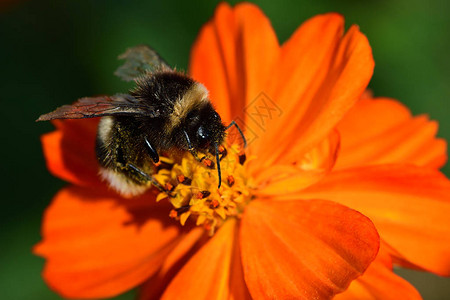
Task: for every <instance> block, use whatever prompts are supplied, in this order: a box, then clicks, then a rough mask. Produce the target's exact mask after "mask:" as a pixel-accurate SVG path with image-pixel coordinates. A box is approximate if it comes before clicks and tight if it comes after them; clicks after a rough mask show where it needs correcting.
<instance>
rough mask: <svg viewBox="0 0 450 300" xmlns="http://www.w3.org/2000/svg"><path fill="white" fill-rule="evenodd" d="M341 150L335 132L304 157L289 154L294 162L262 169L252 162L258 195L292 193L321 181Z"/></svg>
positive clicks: (288, 158)
mask: <svg viewBox="0 0 450 300" xmlns="http://www.w3.org/2000/svg"><path fill="white" fill-rule="evenodd" d="M338 150H339V134H338V133H337V132H336V131H333V132H332V133H331V134H330V135H329V136H328V138H327V139H325V140H324V141H322V142H321V143H319V144H318V145H317V146H316V147H314V148H313V149H311V150H310V151H308V152H307V153H305V154H304V155H303V157H287V158H286V160H288V161H289V160H290V161H291V162H292V163H291V164H285V165H282V164H277V165H274V166H271V167H269V168H267V169H265V170H261V169H260V164H255V163H254V164H253V165H252V164H251V162H250V166H249V168H250V172H251V173H253V174H254V175H253V177H254V178H255V182H256V183H257V184H258V190H257V191H256V193H257V195H258V196H261V197H264V196H270V195H280V194H282V193H293V192H295V191H299V190H302V189H305V188H306V187H308V186H310V185H312V184H314V183H316V182H318V181H319V180H321V179H322V178H323V177H324V176H326V174H328V173H329V172H330V171H331V169H332V168H333V166H334V163H335V161H336V157H337V153H338Z"/></svg>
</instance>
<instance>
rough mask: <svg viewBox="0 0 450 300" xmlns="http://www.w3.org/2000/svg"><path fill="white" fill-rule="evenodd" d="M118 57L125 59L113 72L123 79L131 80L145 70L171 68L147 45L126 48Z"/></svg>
mask: <svg viewBox="0 0 450 300" xmlns="http://www.w3.org/2000/svg"><path fill="white" fill-rule="evenodd" d="M119 59H125V63H124V64H123V65H122V66H120V67H119V68H118V69H117V70H116V72H114V74H115V75H117V76H119V77H120V78H122V79H123V80H125V81H132V80H134V79H136V78H138V77H139V76H141V75H142V74H145V73H146V72H153V71H155V70H160V69H163V70H164V69H168V70H171V69H172V68H170V67H169V65H168V64H167V63H166V62H165V61H164V59H162V58H161V56H159V54H158V53H156V51H155V50H153V49H152V48H150V47H149V46H147V45H139V46H136V47H133V48H128V49H127V51H126V52H125V53H124V54H122V55H120V56H119Z"/></svg>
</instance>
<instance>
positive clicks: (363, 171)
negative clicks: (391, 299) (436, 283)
mask: <svg viewBox="0 0 450 300" xmlns="http://www.w3.org/2000/svg"><path fill="white" fill-rule="evenodd" d="M298 197H301V198H307V199H308V198H310V199H315V198H321V199H328V200H332V201H336V202H338V203H341V204H343V205H346V206H348V207H351V208H353V209H356V210H358V211H360V212H362V213H363V214H364V215H366V216H368V217H369V218H370V219H371V220H372V221H373V222H374V224H375V226H376V227H377V230H378V231H379V233H380V236H381V237H382V239H383V240H384V241H386V243H387V244H388V245H389V246H391V247H392V248H393V249H394V250H395V251H391V254H392V255H394V256H395V257H396V258H397V259H400V260H406V261H409V262H411V263H413V264H416V265H418V266H419V267H421V268H423V269H426V270H429V271H432V272H434V273H436V274H439V275H447V276H448V275H450V218H449V216H450V181H449V180H448V179H447V178H445V176H443V175H442V174H441V173H439V172H438V171H434V170H431V169H425V168H420V167H415V166H406V165H405V166H400V165H386V166H372V167H362V168H359V169H350V170H343V171H336V172H331V173H330V174H328V176H326V177H325V178H324V179H323V180H322V181H320V182H319V183H317V184H315V185H313V186H311V187H309V188H307V189H306V190H304V191H302V192H299V193H297V194H296V195H292V196H283V195H282V196H280V199H284V200H290V199H296V198H298ZM406 266H408V264H406Z"/></svg>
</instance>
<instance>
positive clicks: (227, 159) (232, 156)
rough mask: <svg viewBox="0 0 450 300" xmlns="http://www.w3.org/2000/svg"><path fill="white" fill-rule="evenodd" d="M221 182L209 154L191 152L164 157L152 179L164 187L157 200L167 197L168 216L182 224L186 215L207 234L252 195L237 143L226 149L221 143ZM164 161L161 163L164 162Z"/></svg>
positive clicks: (234, 215) (235, 214) (237, 211)
mask: <svg viewBox="0 0 450 300" xmlns="http://www.w3.org/2000/svg"><path fill="white" fill-rule="evenodd" d="M219 153H220V155H219V156H220V169H221V186H220V188H218V186H219V173H218V171H217V162H216V161H215V159H214V157H212V155H207V154H199V157H201V160H200V161H198V160H197V159H196V158H195V157H194V156H193V155H192V154H191V153H189V152H187V153H185V154H184V155H183V156H182V157H181V158H178V159H174V158H171V159H170V160H165V165H167V166H168V167H163V168H161V169H160V170H159V171H158V173H157V174H155V175H154V177H155V179H156V180H158V182H160V183H161V184H162V186H163V187H164V188H165V189H166V191H161V192H160V193H159V194H158V196H157V198H156V201H162V200H167V201H169V202H170V203H172V205H173V207H174V208H173V209H172V210H171V212H170V214H169V216H170V217H171V218H174V219H176V220H179V221H180V223H181V225H184V224H185V223H186V222H187V221H188V219H189V221H192V222H195V223H196V225H198V226H203V227H204V228H205V229H206V230H207V231H208V232H209V234H210V235H212V234H214V232H215V230H216V229H217V228H218V227H220V226H221V225H222V224H223V223H224V222H225V220H227V219H228V218H238V217H239V216H240V215H241V214H242V212H243V211H244V207H245V206H246V205H247V204H248V202H249V201H251V199H252V190H253V189H254V184H253V182H252V178H250V177H249V176H247V173H246V158H245V154H241V155H240V154H239V153H240V149H239V146H238V145H232V146H231V147H229V148H228V150H227V149H226V148H225V147H223V146H220V147H219ZM163 164H164V163H163Z"/></svg>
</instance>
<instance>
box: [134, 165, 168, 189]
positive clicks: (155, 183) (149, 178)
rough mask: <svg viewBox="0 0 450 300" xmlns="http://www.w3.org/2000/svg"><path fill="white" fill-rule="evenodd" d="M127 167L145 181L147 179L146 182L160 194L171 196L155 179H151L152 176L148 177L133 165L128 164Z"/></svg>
mask: <svg viewBox="0 0 450 300" xmlns="http://www.w3.org/2000/svg"><path fill="white" fill-rule="evenodd" d="M127 166H128V167H129V168H130V169H133V170H134V171H135V172H137V173H139V175H141V176H142V177H144V178H145V179H147V180H148V181H150V182H151V184H153V185H154V186H155V187H156V188H157V189H158V190H159V191H161V192H165V193H167V194H168V195H169V196H172V195H171V194H170V191H169V190H167V189H166V188H164V187H163V186H162V185H161V184H160V183H159V182H158V181H157V180H156V179H155V178H153V177H152V176H150V175H148V174H147V173H145V172H144V171H142V170H141V169H139V168H138V167H136V166H135V165H133V164H130V163H128V164H127Z"/></svg>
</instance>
